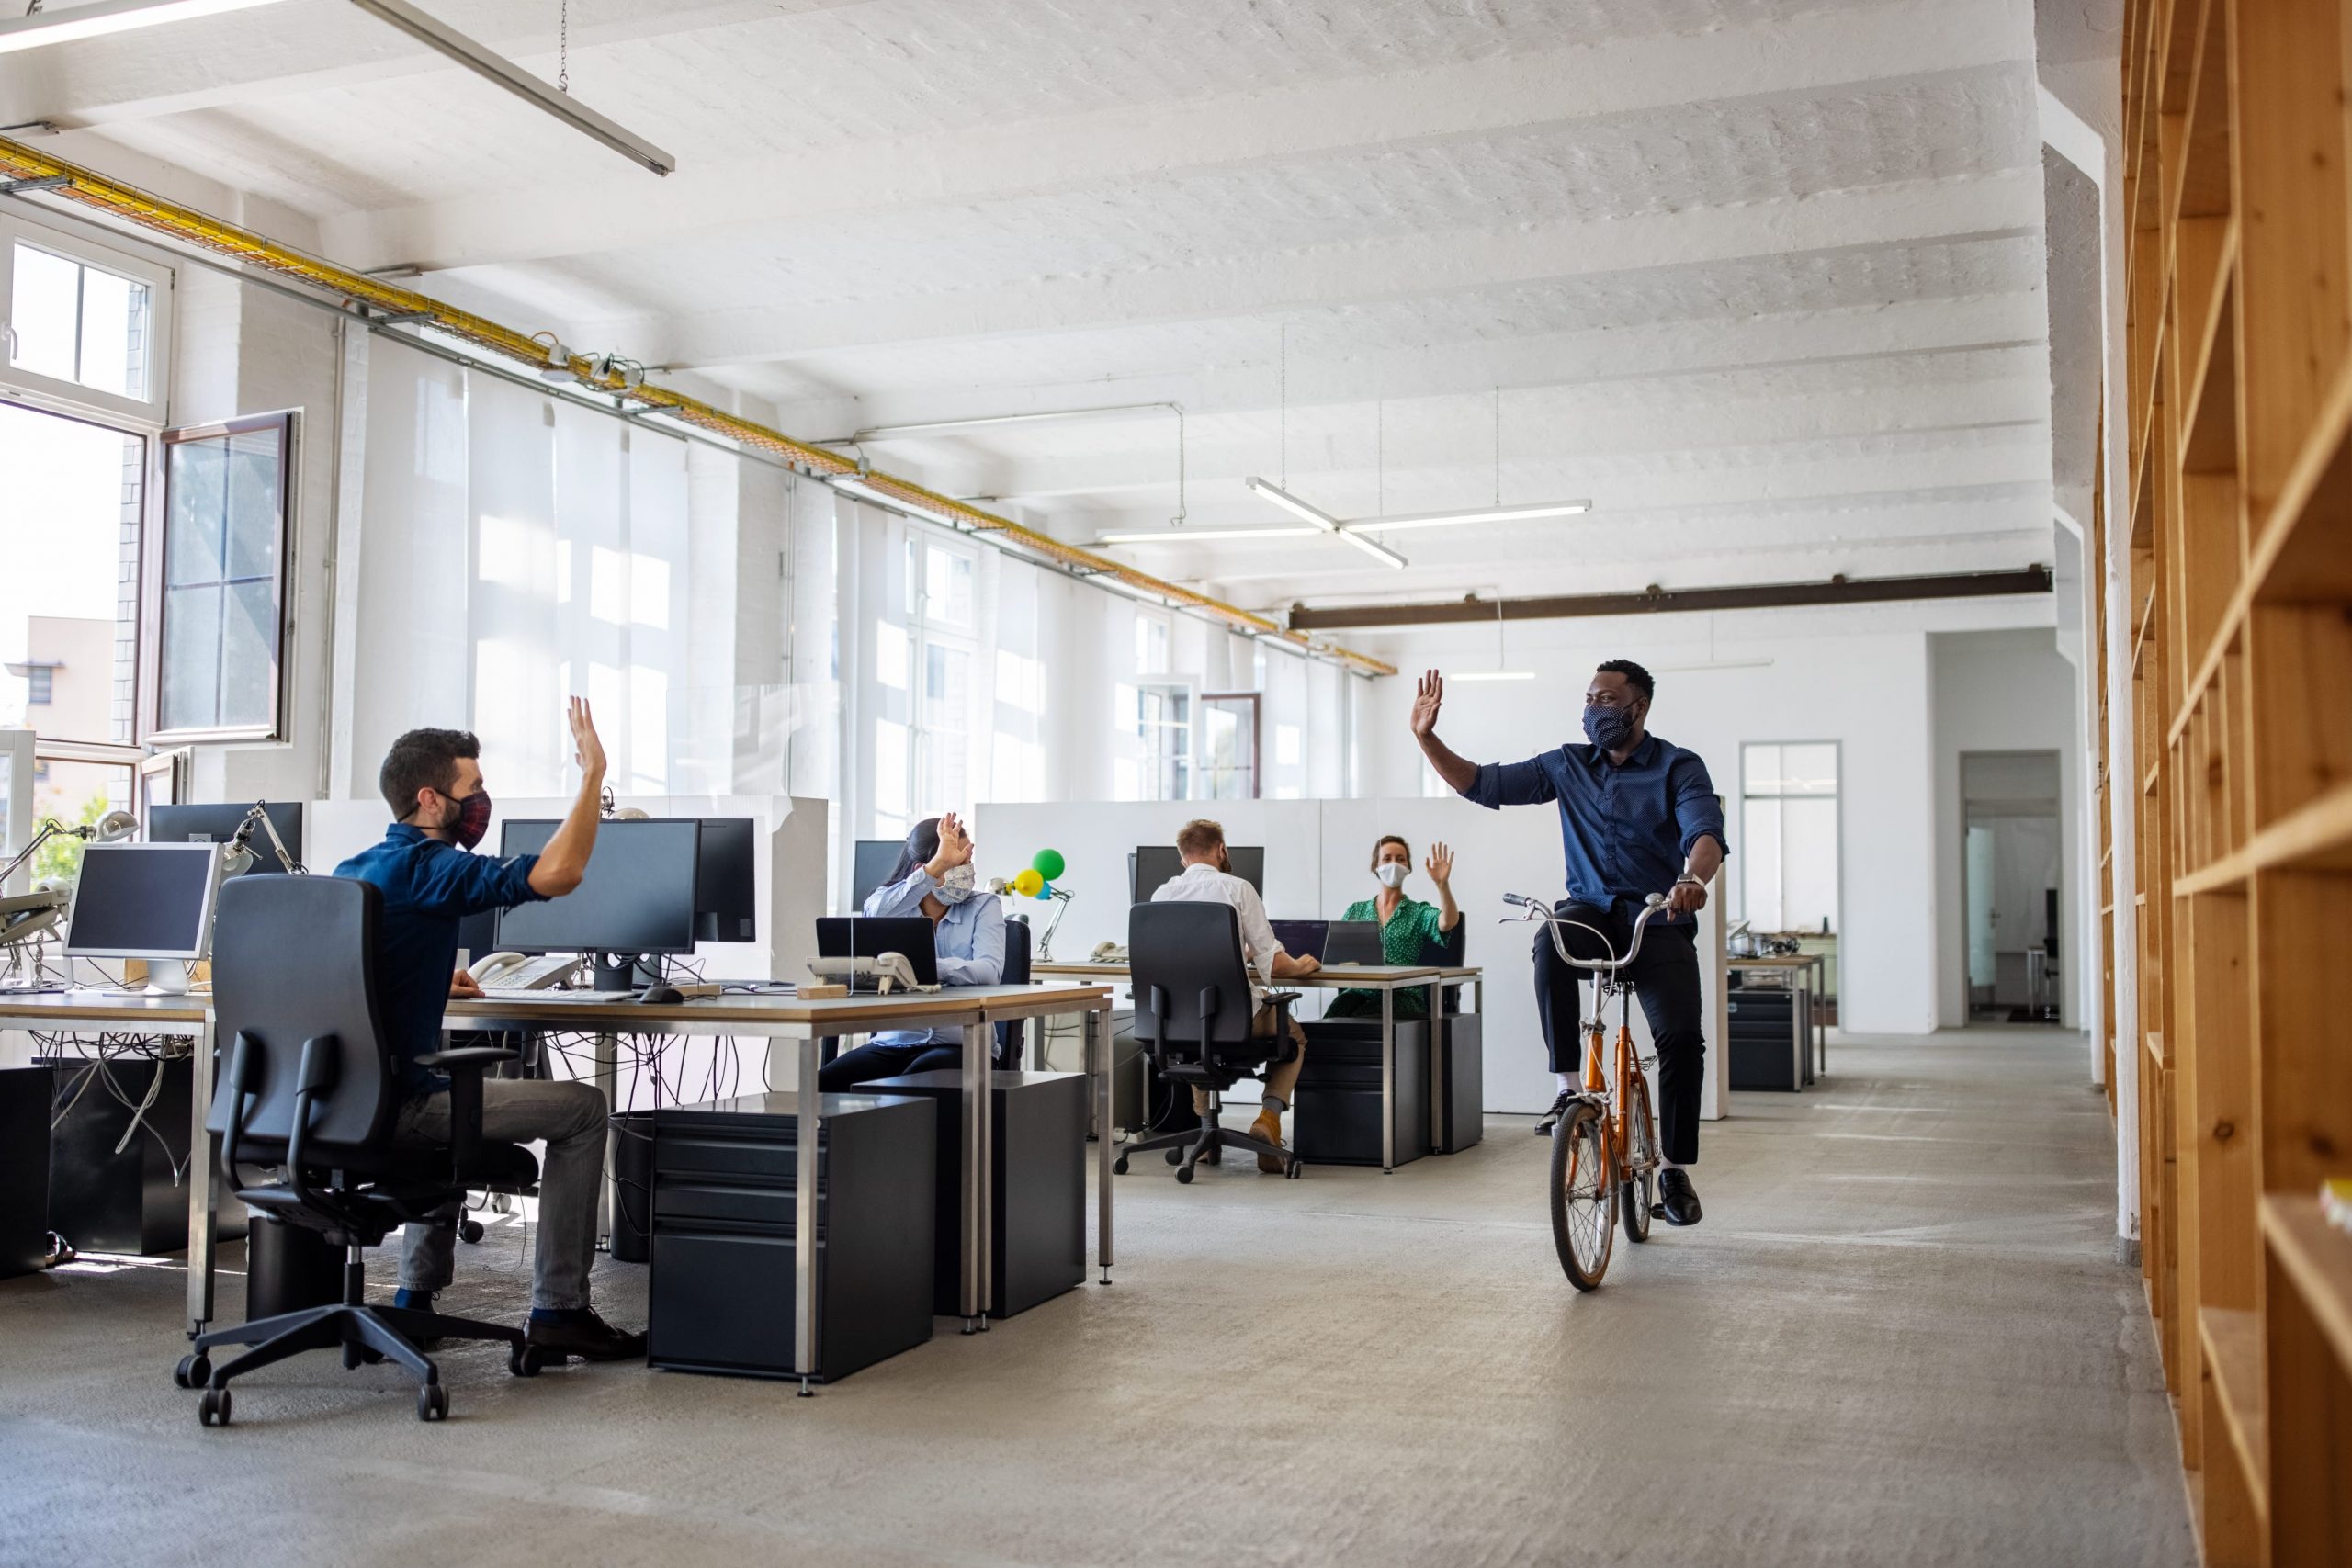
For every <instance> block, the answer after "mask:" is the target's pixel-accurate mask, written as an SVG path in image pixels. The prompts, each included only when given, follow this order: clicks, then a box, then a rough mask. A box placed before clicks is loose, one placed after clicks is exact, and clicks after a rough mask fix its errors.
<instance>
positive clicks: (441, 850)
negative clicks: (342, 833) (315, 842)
mask: <svg viewBox="0 0 2352 1568" xmlns="http://www.w3.org/2000/svg"><path fill="white" fill-rule="evenodd" d="M538 862H539V857H538V856H537V855H516V856H515V857H514V858H513V859H511V860H493V859H492V858H491V857H490V856H488V855H477V854H469V853H468V852H466V851H464V850H461V849H459V848H458V846H457V845H455V844H447V843H444V842H442V841H441V840H438V839H431V838H427V837H425V835H424V830H423V829H417V828H412V827H410V826H409V825H408V824H407V823H405V822H395V823H393V824H392V825H391V826H390V828H387V829H384V841H383V842H382V843H380V844H378V845H376V846H375V847H374V848H373V849H367V850H362V851H360V852H358V853H357V854H356V855H354V856H352V857H351V858H350V859H349V860H347V861H345V862H344V863H342V864H341V865H339V866H336V867H335V868H334V874H336V875H337V876H348V877H353V878H356V879H357V880H358V881H361V882H372V883H374V884H375V885H376V886H378V887H380V888H382V889H383V892H384V907H383V914H382V918H381V919H379V921H378V922H377V926H376V975H377V978H378V980H379V983H380V984H381V986H382V987H383V1006H384V1027H385V1028H386V1029H387V1030H389V1031H390V1032H391V1047H392V1055H393V1056H394V1057H395V1058H396V1059H397V1060H398V1061H399V1063H400V1072H399V1079H400V1088H401V1093H402V1094H403V1095H408V1096H415V1095H420V1094H432V1093H435V1092H436V1091H438V1090H441V1089H447V1088H448V1087H449V1080H448V1079H447V1078H446V1077H442V1076H441V1075H440V1074H438V1073H435V1072H432V1071H430V1070H428V1069H426V1068H424V1067H420V1066H417V1065H416V1061H415V1058H417V1057H419V1056H425V1055H432V1054H433V1053H434V1052H435V1051H438V1050H439V1049H441V1015H442V1013H443V1011H444V1010H446V1009H447V1006H448V1004H449V976H452V975H454V974H456V973H457V971H458V921H459V920H461V919H464V918H465V917H466V916H468V915H478V914H480V913H481V912H482V911H483V910H484V909H503V908H511V907H512V906H514V905H516V904H525V903H532V902H536V901H539V900H541V899H543V898H544V897H545V896H544V895H543V894H540V893H537V892H535V891H533V890H532V887H531V880H530V878H531V868H532V867H533V866H535V865H537V863H538Z"/></svg>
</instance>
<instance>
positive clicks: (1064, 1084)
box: [861, 1071, 1190, 1317]
mask: <svg viewBox="0 0 2352 1568" xmlns="http://www.w3.org/2000/svg"><path fill="white" fill-rule="evenodd" d="M993 1076H994V1078H995V1087H994V1089H993V1090H992V1091H991V1092H990V1094H989V1111H990V1114H992V1115H993V1116H994V1117H995V1118H996V1121H995V1124H994V1134H993V1139H992V1145H991V1146H992V1148H993V1150H994V1155H995V1158H994V1161H993V1163H994V1165H995V1167H996V1170H995V1174H994V1176H993V1177H992V1179H990V1181H989V1190H990V1195H991V1199H992V1203H993V1206H992V1207H991V1209H990V1210H989V1237H990V1247H989V1252H990V1260H989V1280H990V1291H989V1303H988V1314H989V1316H990V1317H1011V1316H1012V1314H1014V1313H1017V1312H1026V1311H1027V1310H1028V1309H1029V1308H1031V1307H1033V1306H1035V1305H1036V1304H1037V1303H1039V1302H1043V1301H1050V1300H1052V1299H1053V1298H1054V1297H1056V1296H1058V1295H1060V1294H1061V1293H1062V1292H1065V1291H1069V1290H1074V1289H1076V1288H1077V1287H1078V1286H1079V1285H1080V1283H1082V1282H1083V1281H1084V1280H1085V1279H1086V1075H1085V1074H1084V1073H1012V1072H1000V1073H997V1074H995V1075H993ZM861 1087H862V1088H865V1089H870V1090H872V1091H873V1092H874V1093H876V1094H919V1095H922V1096H923V1097H924V1098H925V1099H927V1100H931V1101H932V1102H933V1104H935V1105H937V1106H938V1108H939V1119H938V1122H937V1127H938V1163H937V1167H936V1170H937V1177H936V1180H937V1187H936V1192H937V1197H936V1199H935V1200H934V1206H935V1208H936V1209H937V1211H938V1214H939V1225H938V1234H939V1242H938V1248H937V1251H936V1254H935V1256H934V1258H933V1264H932V1272H933V1303H932V1310H933V1311H934V1312H936V1313H937V1314H939V1315H940V1316H942V1317H954V1316H956V1314H958V1313H960V1312H961V1311H962V1310H963V1302H962V1293H963V1292H962V1284H963V1280H962V1277H961V1275H960V1273H959V1271H958V1266H959V1263H960V1257H959V1254H960V1253H961V1250H962V1242H963V1214H964V1075H963V1074H961V1073H959V1072H955V1071H940V1072H933V1073H909V1074H907V1075H906V1076H905V1077H895V1078H878V1079H876V1081H874V1082H872V1083H869V1084H865V1085H862V1086H861ZM1187 1103H1188V1104H1189V1103H1190V1101H1189V1100H1187Z"/></svg>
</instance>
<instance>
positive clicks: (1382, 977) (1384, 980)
mask: <svg viewBox="0 0 2352 1568" xmlns="http://www.w3.org/2000/svg"><path fill="white" fill-rule="evenodd" d="M1029 972H1030V973H1031V974H1032V975H1035V976H1039V977H1040V978H1045V979H1055V980H1081V979H1082V980H1093V981H1098V982H1100V983H1103V984H1105V985H1117V984H1120V983H1123V982H1125V981H1127V980H1130V979H1132V978H1133V977H1134V976H1133V974H1132V972H1131V971H1130V970H1129V969H1128V967H1127V965H1125V964H1031V965H1030V966H1029ZM1448 986H1467V987H1470V996H1471V1003H1470V1011H1471V1013H1472V1014H1473V1015H1476V1014H1477V1013H1478V1012H1479V1011H1480V1010H1481V1009H1482V1008H1483V1007H1484V1006H1485V1003H1486V980H1485V977H1484V975H1483V974H1482V972H1481V971H1479V970H1477V969H1476V968H1462V969H1449V968H1435V967H1423V966H1420V965H1387V964H1383V965H1374V964H1334V965H1332V966H1331V967H1330V968H1328V969H1317V971H1316V972H1315V973H1314V974H1312V975H1298V976H1291V977H1290V978H1288V979H1283V980H1277V981H1275V982H1274V983H1273V986H1272V989H1274V990H1278V991H1280V990H1294V989H1295V990H1302V991H1376V992H1378V993H1379V995H1380V1111H1381V1115H1380V1129H1381V1131H1380V1170H1381V1174H1382V1175H1384V1176H1386V1175H1390V1174H1393V1173H1394V1172H1395V1170H1396V1168H1397V992H1399V991H1409V990H1412V989H1414V988H1416V987H1425V988H1426V989H1427V990H1428V991H1429V994H1430V1018H1431V1019H1435V1018H1436V1017H1438V1016H1439V1013H1440V1011H1441V1010H1442V1004H1443V996H1444V990H1445V987H1448ZM1443 1062H1444V1055H1443V1053H1442V1052H1440V1051H1438V1050H1437V1049H1435V1042H1434V1039H1432V1042H1431V1049H1430V1148H1431V1149H1432V1150H1434V1149H1436V1148H1439V1147H1440V1146H1442V1145H1443V1143H1444V1141H1445V1138H1444V1129H1445V1114H1446V1108H1445V1082H1444V1079H1445V1074H1444V1072H1443V1070H1442V1064H1443ZM1108 1124H1109V1123H1108V1119H1107V1118H1106V1119H1105V1121H1104V1125H1105V1126H1107V1125H1108ZM1103 1142H1104V1147H1105V1149H1106V1150H1107V1149H1108V1147H1109V1140H1108V1139H1105V1140H1104V1141H1103Z"/></svg>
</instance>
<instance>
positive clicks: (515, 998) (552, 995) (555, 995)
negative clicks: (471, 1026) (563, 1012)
mask: <svg viewBox="0 0 2352 1568" xmlns="http://www.w3.org/2000/svg"><path fill="white" fill-rule="evenodd" d="M481 994H482V999H483V1000H485V1001H492V1002H633V1001H635V1000H636V999H637V993H636V992H635V991H555V990H536V991H535V990H533V989H531V987H528V986H484V987H482V991H481Z"/></svg>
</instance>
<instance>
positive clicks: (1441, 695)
mask: <svg viewBox="0 0 2352 1568" xmlns="http://www.w3.org/2000/svg"><path fill="white" fill-rule="evenodd" d="M1443 705H1445V677H1444V676H1442V675H1441V674H1439V673H1438V672H1437V671H1434V670H1425V671H1422V672H1421V680H1420V683H1419V685H1417V686H1415V687H1414V688H1413V734H1414V736H1415V737H1416V738H1418V739H1428V738H1429V737H1430V735H1432V734H1434V733H1435V732H1436V730H1437V711H1438V709H1439V708H1441V707H1442V706H1443Z"/></svg>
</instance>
